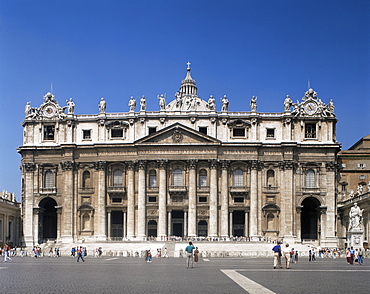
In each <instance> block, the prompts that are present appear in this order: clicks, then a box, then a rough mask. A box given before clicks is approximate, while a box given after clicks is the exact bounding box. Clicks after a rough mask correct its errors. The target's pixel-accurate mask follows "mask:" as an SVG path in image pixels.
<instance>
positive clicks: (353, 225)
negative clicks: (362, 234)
mask: <svg viewBox="0 0 370 294" xmlns="http://www.w3.org/2000/svg"><path fill="white" fill-rule="evenodd" d="M363 211H364V210H363V209H360V207H359V206H357V203H355V204H354V205H353V206H352V207H351V210H350V212H349V226H348V231H351V230H353V229H360V225H361V224H362V212H363Z"/></svg>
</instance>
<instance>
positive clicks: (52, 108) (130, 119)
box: [18, 65, 340, 246]
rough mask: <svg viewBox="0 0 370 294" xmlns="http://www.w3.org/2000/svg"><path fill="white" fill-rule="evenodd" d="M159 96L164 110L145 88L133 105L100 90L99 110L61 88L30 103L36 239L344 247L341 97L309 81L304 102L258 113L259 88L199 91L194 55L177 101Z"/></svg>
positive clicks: (26, 156)
mask: <svg viewBox="0 0 370 294" xmlns="http://www.w3.org/2000/svg"><path fill="white" fill-rule="evenodd" d="M157 98H158V103H159V110H157V111H148V110H147V109H146V98H145V97H142V98H141V99H140V100H139V101H136V100H135V99H134V98H131V99H130V100H129V106H128V108H129V109H128V112H124V113H107V112H106V103H107V102H106V101H105V100H104V98H101V100H100V103H99V109H98V110H99V111H98V112H99V113H98V114H91V115H78V114H75V105H74V102H73V100H72V99H70V100H69V101H67V106H65V107H62V106H60V105H59V103H58V101H57V100H56V99H55V97H54V95H52V94H51V93H47V94H46V95H45V96H44V101H43V103H42V104H41V105H40V106H39V107H31V104H30V103H27V105H26V108H25V119H24V121H23V124H22V125H23V128H24V139H23V140H24V141H23V145H22V146H20V147H19V149H18V152H19V153H20V154H21V156H22V193H23V194H22V203H23V205H22V217H23V235H24V241H25V243H26V245H27V246H32V245H34V244H38V243H41V242H44V241H45V240H47V239H56V240H57V241H60V242H63V243H70V242H77V241H81V240H85V241H86V242H89V241H91V242H94V241H105V240H146V239H147V238H148V237H156V238H160V239H166V238H168V237H170V236H180V237H217V238H225V239H228V238H230V237H231V236H244V237H249V238H251V239H252V240H253V239H254V238H258V237H268V238H273V239H278V238H282V239H284V240H286V241H289V242H301V241H304V240H311V241H315V242H317V244H320V245H321V246H336V244H337V237H336V226H337V224H336V201H337V200H336V189H335V188H336V169H337V162H336V154H337V153H338V151H339V148H340V144H339V143H338V142H337V141H336V135H335V128H336V122H337V120H336V117H335V114H334V105H333V103H332V101H330V102H328V103H327V104H326V103H324V102H323V101H322V100H321V99H320V98H319V97H318V96H317V93H316V92H315V91H314V90H312V89H309V90H308V91H307V92H306V93H304V96H303V98H302V99H301V100H300V101H297V103H293V102H292V100H291V99H290V97H289V96H287V97H286V98H285V100H284V98H283V99H282V104H281V105H282V107H281V109H282V110H283V111H282V112H277V113H262V112H258V111H257V99H256V97H252V99H251V101H250V110H248V111H238V112H231V111H228V106H229V101H228V99H227V97H226V96H224V97H222V98H221V100H218V101H217V102H216V99H215V98H213V97H212V96H210V97H209V99H207V101H206V100H203V99H201V98H200V97H199V96H198V95H197V87H196V83H195V80H194V79H193V78H192V77H191V74H190V67H189V65H188V68H187V73H186V77H185V79H184V80H182V83H181V86H180V89H179V91H178V92H177V93H176V94H175V98H174V100H172V101H169V102H168V103H167V101H166V97H165V96H163V95H160V96H158V97H156V98H154V99H157ZM136 104H137V105H136ZM218 104H219V107H216V106H218ZM221 104H222V105H221ZM216 108H219V109H220V111H217V110H216Z"/></svg>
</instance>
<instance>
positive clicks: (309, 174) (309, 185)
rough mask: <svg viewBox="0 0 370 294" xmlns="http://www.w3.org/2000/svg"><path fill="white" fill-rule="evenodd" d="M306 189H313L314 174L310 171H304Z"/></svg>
mask: <svg viewBox="0 0 370 294" xmlns="http://www.w3.org/2000/svg"><path fill="white" fill-rule="evenodd" d="M306 188H315V172H314V171H313V170H312V169H309V170H307V171H306Z"/></svg>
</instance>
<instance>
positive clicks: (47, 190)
mask: <svg viewBox="0 0 370 294" xmlns="http://www.w3.org/2000/svg"><path fill="white" fill-rule="evenodd" d="M40 193H41V194H56V193H57V188H56V187H53V188H41V191H40Z"/></svg>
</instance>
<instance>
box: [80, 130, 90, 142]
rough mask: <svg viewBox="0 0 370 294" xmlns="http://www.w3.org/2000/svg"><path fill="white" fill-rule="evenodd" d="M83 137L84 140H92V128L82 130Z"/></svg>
mask: <svg viewBox="0 0 370 294" xmlns="http://www.w3.org/2000/svg"><path fill="white" fill-rule="evenodd" d="M82 138H83V139H84V140H90V139H91V130H82Z"/></svg>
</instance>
